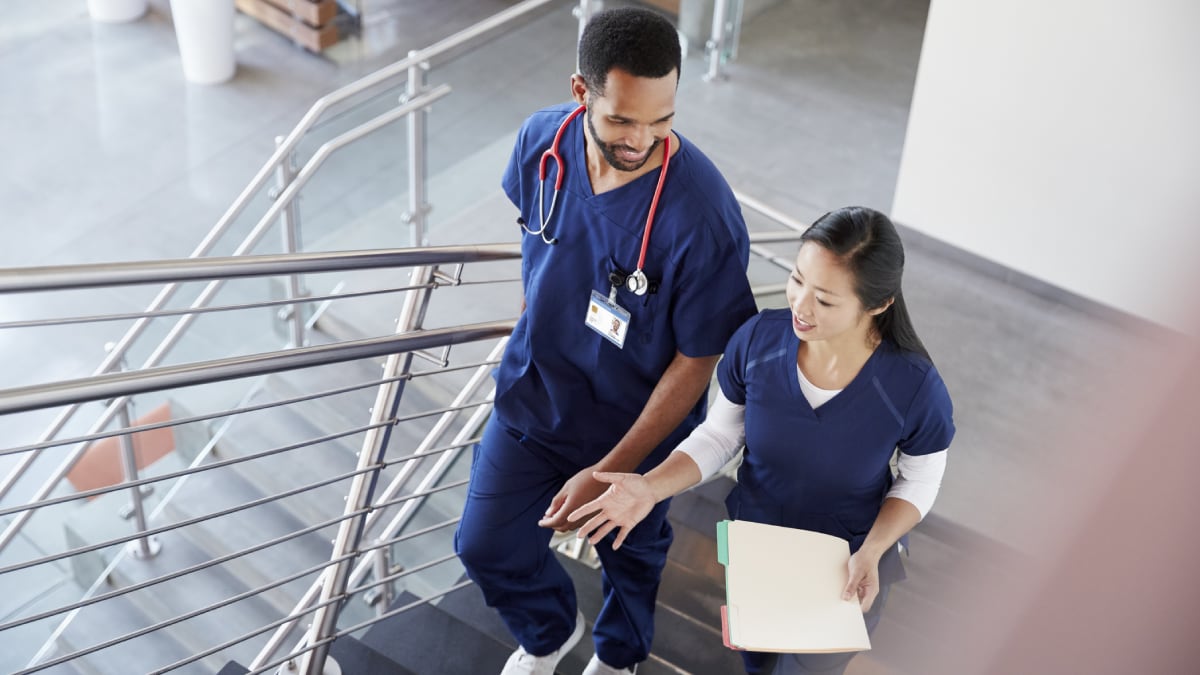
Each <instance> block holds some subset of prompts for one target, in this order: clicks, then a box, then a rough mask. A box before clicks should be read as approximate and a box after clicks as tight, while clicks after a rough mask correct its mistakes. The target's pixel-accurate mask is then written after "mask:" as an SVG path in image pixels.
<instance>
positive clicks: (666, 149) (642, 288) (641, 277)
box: [521, 105, 671, 295]
mask: <svg viewBox="0 0 1200 675" xmlns="http://www.w3.org/2000/svg"><path fill="white" fill-rule="evenodd" d="M584 110H587V106H583V105H581V106H579V107H578V108H576V109H575V110H573V111H572V112H571V114H570V115H567V118H566V119H565V120H563V122H562V124H561V125H559V127H558V131H556V132H555V133H554V141H553V142H552V143H551V144H550V149H549V150H546V151H545V152H543V153H542V159H541V161H540V162H539V163H538V222H539V227H538V229H536V230H533V229H530V228H529V226H528V225H526V224H525V223H524V222H523V221H522V222H521V227H522V228H524V230H525V231H526V232H528V233H529V234H535V235H538V236H539V237H541V239H542V241H543V242H545V243H546V244H550V245H553V244H557V243H558V237H548V236H546V227H547V225H549V223H550V219H551V218H553V217H554V207H555V206H556V205H557V204H558V193H559V192H560V191H561V190H562V183H563V159H562V155H560V154H559V152H558V143H559V141H560V140H561V139H562V135H563V133H564V132H565V131H566V130H567V126H568V125H569V124H571V121H572V120H574V119H575V118H576V117H578V116H579V113H581V112H583V111H584ZM549 160H554V165H555V166H554V169H555V172H556V173H557V175H556V176H555V177H554V194H552V195H551V197H550V211H549V212H548V213H547V212H546V211H545V204H546V200H545V190H546V176H547V171H546V165H547V163H548V161H549ZM670 163H671V136H670V135H669V134H668V135H667V137H666V138H663V162H662V169H661V170H660V171H659V172H658V185H656V186H655V188H654V197H653V198H652V199H651V200H650V211H649V212H648V213H647V214H646V225H645V227H644V228H643V229H642V251H641V254H640V255H639V256H638V263H637V269H635V270H634V271H633V273H631V274H630V275H629V276H628V277H626V278H625V287H626V288H628V289H629V290H630V291H632V292H633V293H634V294H636V295H645V294H646V291H647V290H649V288H650V281H649V279H647V278H646V273H645V272H643V271H642V268H643V267H644V266H645V264H646V249H647V248H648V247H649V245H650V229H651V227H652V226H653V224H654V212H655V211H657V210H658V198H659V196H660V195H661V194H662V188H663V183H665V182H666V179H667V165H668V164H670Z"/></svg>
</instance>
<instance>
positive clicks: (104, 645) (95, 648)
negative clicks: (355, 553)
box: [13, 559, 341, 675]
mask: <svg viewBox="0 0 1200 675" xmlns="http://www.w3.org/2000/svg"><path fill="white" fill-rule="evenodd" d="M329 562H331V563H332V562H339V561H338V560H337V559H334V560H330V561H329ZM340 600H341V598H336V597H335V598H330V599H329V600H327V601H325V602H319V603H317V604H315V605H313V606H312V607H310V608H308V609H306V610H304V611H302V612H298V613H296V614H289V615H288V616H286V617H284V618H282V619H279V620H277V621H273V622H271V623H269V624H267V625H265V626H263V627H261V628H256V629H254V630H252V631H250V632H249V633H246V634H244V635H242V636H241V637H240V638H238V639H236V640H233V641H230V642H228V643H223V644H221V645H220V646H219V647H217V648H214V649H212V650H209V651H206V652H202V653H201V654H198V655H195V656H192V657H190V658H189V659H188V660H186V661H183V662H182V663H183V664H184V665H186V664H188V663H192V662H193V661H198V660H200V659H202V658H206V657H208V656H211V655H213V654H216V653H217V652H219V651H221V650H222V649H226V648H228V647H231V646H233V645H236V644H238V643H241V642H245V641H246V640H249V639H250V638H252V637H255V636H257V635H261V634H263V633H265V632H267V631H269V630H271V629H273V628H278V627H279V626H282V625H283V624H285V623H287V622H289V621H295V620H296V619H299V618H301V617H303V616H305V615H306V614H311V613H312V612H314V611H316V610H317V609H320V608H321V607H325V606H327V605H331V604H334V603H335V602H340ZM153 630H157V628H154V629H153ZM148 632H153V631H152V630H151V629H150V628H142V629H139V630H137V631H134V632H133V633H127V634H125V635H122V636H120V637H116V638H112V639H110V640H106V641H104V642H101V643H99V644H95V645H92V646H91V647H88V648H86V649H81V650H79V651H75V652H71V653H70V654H67V655H65V656H60V657H58V658H56V659H53V660H51V661H47V662H45V663H39V664H37V665H35V666H31V667H27V668H26V669H25V670H20V671H17V672H16V673H13V675H29V673H36V672H38V671H39V670H45V669H47V668H53V667H54V666H59V665H62V664H64V663H67V662H68V661H74V660H75V659H78V658H80V657H84V656H87V655H88V654H95V653H96V652H99V651H103V650H105V649H108V648H109V647H113V646H115V645H119V644H121V643H122V642H128V641H129V640H133V639H135V638H139V637H141V636H142V635H145V634H146V633H148ZM176 667H178V666H177V665H176V664H172V665H170V666H168V667H167V668H166V669H165V670H159V671H155V672H157V673H165V672H169V671H171V670H173V669H175V668H176Z"/></svg>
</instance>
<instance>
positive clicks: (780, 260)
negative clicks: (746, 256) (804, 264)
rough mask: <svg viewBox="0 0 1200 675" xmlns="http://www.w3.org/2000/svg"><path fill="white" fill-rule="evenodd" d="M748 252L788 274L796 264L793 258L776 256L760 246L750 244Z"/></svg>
mask: <svg viewBox="0 0 1200 675" xmlns="http://www.w3.org/2000/svg"><path fill="white" fill-rule="evenodd" d="M750 252H751V253H753V254H754V255H757V256H758V257H760V258H762V259H764V260H766V261H767V262H769V263H771V264H772V265H774V266H776V267H778V268H780V269H782V270H785V271H787V272H789V273H790V272H791V271H792V267H793V266H794V265H795V264H796V258H795V256H792V257H789V258H784V257H782V256H779V255H776V254H775V253H773V252H771V251H770V250H768V249H766V248H764V247H762V246H759V245H758V244H750Z"/></svg>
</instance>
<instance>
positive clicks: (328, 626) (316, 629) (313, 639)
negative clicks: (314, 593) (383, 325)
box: [300, 265, 435, 675]
mask: <svg viewBox="0 0 1200 675" xmlns="http://www.w3.org/2000/svg"><path fill="white" fill-rule="evenodd" d="M434 270H435V267H434V266H431V265H423V266H421V267H415V268H413V271H412V275H411V276H410V277H409V281H410V284H409V285H410V286H412V287H413V288H414V289H415V290H412V291H409V292H408V293H406V294H405V296H404V306H403V308H402V309H401V312H400V318H399V319H397V321H396V332H397V333H398V334H403V333H409V332H412V331H416V330H420V329H421V325H422V324H423V323H424V321H425V311H426V309H427V308H428V307H429V296H430V289H429V284H430V282H431V281H432V280H433V275H434ZM412 359H413V355H412V351H406V352H403V353H400V354H392V355H391V356H389V357H388V359H387V361H386V363H385V364H384V368H383V379H384V380H386V383H385V384H382V385H380V387H379V391H378V393H377V394H376V396H375V405H374V406H372V408H371V425H372V427H373V428H372V429H371V430H370V431H368V432H367V434H366V436H365V438H364V439H363V444H362V450H360V451H359V455H358V467H357V468H358V469H359V470H364V469H369V468H370V467H371V466H372V465H374V466H378V465H379V464H380V462H382V460H383V457H384V455H385V454H386V452H387V444H388V440H389V438H390V437H391V427H390V426H383V427H379V426H375V425H378V424H379V423H381V422H383V421H384V420H386V419H392V418H395V416H396V409H397V408H398V407H399V405H400V397H401V395H402V394H403V393H404V384H405V383H404V381H403V380H398V379H397V378H398V376H399V375H401V374H406V373H408V372H409V370H410V368H411V367H412ZM378 475H379V472H378V470H376V471H373V472H370V473H360V474H359V475H357V476H355V477H354V480H353V481H351V483H350V489H349V492H348V493H347V495H346V507H345V514H347V515H349V514H351V513H360V515H357V516H355V517H353V518H351V519H347V520H344V521H342V524H341V526H340V527H338V533H337V537H336V538H335V539H334V543H333V552H332V554H331V556H330V559H331V560H332V559H338V558H342V557H344V556H345V555H346V554H347V553H349V552H350V551H353V550H357V547H358V544H359V542H360V541H361V539H362V534H363V532H364V530H365V526H366V516H365V515H361V511H362V510H363V509H365V508H366V507H367V506H368V505H369V504H370V502H371V493H372V491H373V490H374V486H375V482H376V480H377V478H378ZM353 567H354V564H353V561H351V560H341V561H340V562H338V563H336V564H335V565H333V566H332V567H330V568H327V569H326V571H325V574H324V575H323V583H322V588H321V595H320V600H319V602H320V603H321V607H320V608H319V609H317V611H316V612H314V613H313V618H312V627H311V628H310V629H309V633H308V637H307V640H306V641H307V642H308V644H310V645H311V644H315V643H317V642H319V641H321V640H324V639H325V638H326V637H329V636H331V635H333V634H334V633H336V632H337V617H338V611H339V609H340V603H333V604H330V602H329V601H331V600H333V599H334V598H343V597H344V596H345V594H346V589H347V588H348V586H349V582H350V574H351V571H352V568H353ZM328 656H329V643H322V644H320V645H318V646H317V647H315V648H313V649H311V650H309V651H307V652H305V654H304V656H303V658H302V659H301V661H300V671H301V672H303V673H305V674H306V675H321V673H322V672H323V669H324V665H325V660H326V658H327V657H328Z"/></svg>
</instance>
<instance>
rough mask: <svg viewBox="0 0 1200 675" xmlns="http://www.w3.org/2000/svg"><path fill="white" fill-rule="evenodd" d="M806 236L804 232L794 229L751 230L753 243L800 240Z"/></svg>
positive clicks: (777, 242)
mask: <svg viewBox="0 0 1200 675" xmlns="http://www.w3.org/2000/svg"><path fill="white" fill-rule="evenodd" d="M802 236H804V234H803V233H802V232H796V231H793V230H786V231H781V232H779V231H772V232H751V233H750V243H751V244H779V243H789V242H797V241H800V237H802Z"/></svg>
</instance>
